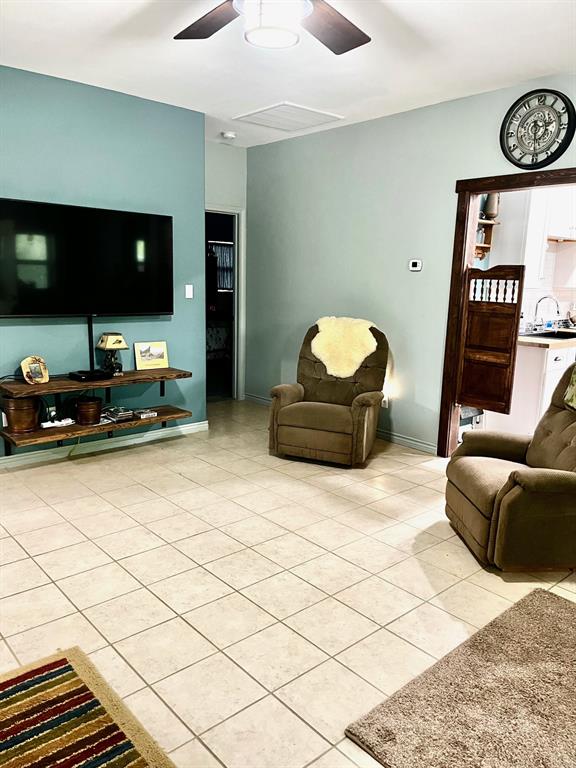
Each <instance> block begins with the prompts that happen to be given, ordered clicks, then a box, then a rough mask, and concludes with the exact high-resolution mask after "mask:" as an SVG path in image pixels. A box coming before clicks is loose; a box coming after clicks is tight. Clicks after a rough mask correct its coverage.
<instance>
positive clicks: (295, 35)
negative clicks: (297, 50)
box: [233, 0, 314, 49]
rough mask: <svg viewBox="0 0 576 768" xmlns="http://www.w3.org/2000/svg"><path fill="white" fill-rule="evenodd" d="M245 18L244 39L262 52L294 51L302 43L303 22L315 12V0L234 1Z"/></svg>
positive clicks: (236, 7)
mask: <svg viewBox="0 0 576 768" xmlns="http://www.w3.org/2000/svg"><path fill="white" fill-rule="evenodd" d="M233 5H234V8H235V10H236V11H237V12H238V13H240V14H241V15H242V16H243V17H244V23H245V32H244V38H245V40H246V41H247V42H248V43H250V45H254V46H257V47H258V48H274V49H282V48H292V47H294V46H295V45H298V43H299V42H300V34H299V33H300V30H301V22H302V19H304V18H306V16H309V15H310V14H311V13H312V11H313V10H314V6H313V5H312V2H311V0H234V2H233Z"/></svg>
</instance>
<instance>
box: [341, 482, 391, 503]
mask: <svg viewBox="0 0 576 768" xmlns="http://www.w3.org/2000/svg"><path fill="white" fill-rule="evenodd" d="M379 477H387V475H379V476H378V477H377V478H373V479H371V480H368V481H367V482H365V483H354V485H347V486H346V487H345V488H339V489H338V490H337V491H334V493H335V494H336V495H337V496H342V497H343V498H344V499H349V500H350V501H353V502H355V503H356V504H358V505H361V504H362V505H363V504H373V503H374V502H375V501H379V500H380V499H384V498H385V497H386V496H390V494H391V493H392V491H385V490H383V489H382V488H376V487H374V486H373V485H369V484H368V483H372V482H374V480H378V479H379Z"/></svg>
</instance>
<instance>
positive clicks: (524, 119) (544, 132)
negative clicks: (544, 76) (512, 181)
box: [500, 90, 576, 170]
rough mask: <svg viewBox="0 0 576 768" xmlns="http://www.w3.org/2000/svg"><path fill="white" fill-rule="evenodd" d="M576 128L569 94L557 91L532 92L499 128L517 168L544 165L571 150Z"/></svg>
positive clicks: (501, 140) (516, 106)
mask: <svg viewBox="0 0 576 768" xmlns="http://www.w3.org/2000/svg"><path fill="white" fill-rule="evenodd" d="M575 128H576V113H575V111H574V105H573V104H572V102H571V101H570V99H569V98H568V97H567V96H565V95H564V94H563V93H559V92H558V91H544V90H538V91H530V92H529V93H526V94H524V96H522V97H521V98H520V99H518V101H516V102H515V103H514V104H513V105H512V106H511V107H510V109H509V110H508V112H507V114H506V117H505V118H504V120H503V122H502V127H501V129H500V146H501V147H502V152H503V153H504V155H505V157H506V158H507V159H508V160H509V161H510V162H511V163H514V165H516V166H518V168H529V169H532V170H535V169H537V168H544V166H546V165H550V163H553V162H554V161H555V160H557V159H558V158H559V157H560V155H562V154H563V153H564V152H565V151H566V150H567V149H568V146H569V145H570V142H571V141H572V138H573V136H574V130H575Z"/></svg>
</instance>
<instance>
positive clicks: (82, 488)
mask: <svg viewBox="0 0 576 768" xmlns="http://www.w3.org/2000/svg"><path fill="white" fill-rule="evenodd" d="M34 491H35V493H37V494H38V496H40V498H41V499H43V500H44V501H45V502H46V504H50V505H52V504H57V503H58V502H60V501H71V500H72V499H81V498H83V497H85V496H91V495H92V491H91V490H90V488H88V487H87V486H86V485H84V484H83V483H78V482H75V481H74V480H71V479H70V478H67V479H66V482H65V483H63V482H62V481H61V480H56V481H55V482H46V481H45V480H42V481H41V482H39V483H38V485H37V486H36V487H34Z"/></svg>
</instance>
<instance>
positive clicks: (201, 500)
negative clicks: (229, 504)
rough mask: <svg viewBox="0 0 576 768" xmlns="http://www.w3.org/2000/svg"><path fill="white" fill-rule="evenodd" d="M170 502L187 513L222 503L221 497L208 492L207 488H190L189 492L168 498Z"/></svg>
mask: <svg viewBox="0 0 576 768" xmlns="http://www.w3.org/2000/svg"><path fill="white" fill-rule="evenodd" d="M170 501H173V502H174V504H177V505H178V506H179V507H182V509H185V510H187V511H188V512H196V511H197V510H199V509H202V508H203V507H207V506H209V505H210V504H216V503H217V502H219V501H222V496H220V495H219V494H217V493H214V492H213V491H210V490H208V488H192V490H191V491H183V492H182V493H175V494H173V495H172V496H170Z"/></svg>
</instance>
